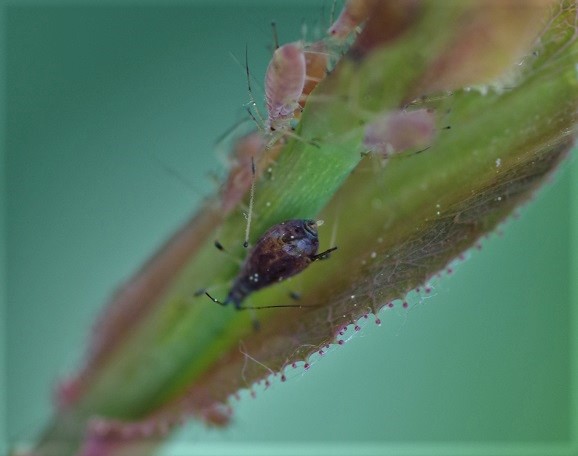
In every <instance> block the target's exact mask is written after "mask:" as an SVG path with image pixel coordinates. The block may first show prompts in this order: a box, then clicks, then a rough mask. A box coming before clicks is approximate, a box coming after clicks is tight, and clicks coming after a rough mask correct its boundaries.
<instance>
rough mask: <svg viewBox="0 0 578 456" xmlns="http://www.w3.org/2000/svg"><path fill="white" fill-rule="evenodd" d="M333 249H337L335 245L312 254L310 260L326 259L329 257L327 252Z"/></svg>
mask: <svg viewBox="0 0 578 456" xmlns="http://www.w3.org/2000/svg"><path fill="white" fill-rule="evenodd" d="M334 250H337V247H331V248H330V249H327V250H325V251H324V252H321V253H318V254H317V255H313V256H312V257H311V261H317V260H326V259H327V258H329V254H330V253H331V252H333V251H334Z"/></svg>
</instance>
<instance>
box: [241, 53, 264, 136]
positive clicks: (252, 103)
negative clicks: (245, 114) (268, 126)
mask: <svg viewBox="0 0 578 456" xmlns="http://www.w3.org/2000/svg"><path fill="white" fill-rule="evenodd" d="M245 73H246V75H247V91H248V92H249V105H250V106H251V107H252V111H251V117H253V119H255V117H254V116H253V115H252V112H253V111H255V114H256V117H257V118H258V119H259V122H257V124H258V125H265V120H264V119H263V117H262V116H261V113H260V112H259V109H258V107H257V102H256V101H255V97H253V90H252V89H251V74H250V73H249V50H248V48H247V45H245Z"/></svg>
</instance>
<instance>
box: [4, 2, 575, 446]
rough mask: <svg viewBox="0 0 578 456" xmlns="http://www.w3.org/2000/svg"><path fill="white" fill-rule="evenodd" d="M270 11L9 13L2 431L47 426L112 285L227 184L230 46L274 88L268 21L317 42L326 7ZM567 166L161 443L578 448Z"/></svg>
mask: <svg viewBox="0 0 578 456" xmlns="http://www.w3.org/2000/svg"><path fill="white" fill-rule="evenodd" d="M84 3H86V2H84ZM125 3H127V2H125ZM257 3H258V2H255V1H252V2H213V3H210V2H205V3H200V2H192V1H191V2H181V3H180V4H178V5H175V4H169V3H167V4H166V5H165V6H155V5H154V2H149V3H148V4H146V5H144V6H143V5H139V4H138V2H134V3H133V4H132V5H130V4H125V5H122V4H119V5H116V4H112V3H111V4H108V5H106V4H103V5H100V4H96V3H94V4H92V5H88V6H78V5H77V6H71V5H68V6H66V5H58V4H55V5H53V6H23V7H20V6H17V4H16V2H14V5H13V6H9V7H6V8H5V10H4V24H5V31H4V33H5V35H4V44H5V49H6V54H5V62H4V63H5V70H6V73H5V78H6V79H5V82H6V95H5V101H6V107H7V109H6V111H5V115H6V124H5V128H6V130H5V131H6V138H5V141H6V146H7V147H6V149H5V158H4V160H5V163H4V164H5V168H4V173H5V177H6V181H5V183H4V185H5V187H6V189H7V192H6V193H5V198H6V199H5V205H6V225H5V235H6V236H5V239H6V241H5V242H6V244H5V245H6V252H7V262H6V276H7V280H6V282H5V283H6V284H7V288H6V293H7V294H6V303H7V306H6V308H5V327H6V334H4V337H5V339H4V342H5V364H6V366H5V371H6V373H5V375H4V380H5V382H6V388H5V397H6V407H5V412H6V415H5V416H6V418H5V420H6V423H7V437H8V439H9V441H10V442H11V443H15V442H28V441H30V440H31V439H33V438H34V436H35V435H36V434H37V433H38V432H39V430H40V429H41V428H42V426H43V423H45V422H46V420H47V419H48V418H49V416H50V413H51V391H52V389H53V388H54V386H55V385H56V383H57V380H58V379H59V378H62V377H63V376H65V375H66V374H67V373H69V372H72V371H73V370H74V368H75V366H78V364H79V362H80V361H81V359H82V356H83V353H84V351H85V348H86V340H87V334H88V332H89V331H90V328H91V326H92V324H93V322H94V319H95V318H96V317H97V315H98V313H99V309H100V308H101V306H102V305H103V303H104V302H105V301H106V299H107V297H108V296H109V295H110V294H111V293H112V291H113V290H114V289H115V287H116V286H118V285H119V284H120V283H122V281H123V280H125V279H127V278H128V277H130V275H131V274H132V273H133V272H134V271H135V270H136V269H137V268H138V267H139V265H140V264H141V263H142V262H143V261H145V260H146V259H147V258H148V257H149V256H150V255H151V254H152V253H153V252H154V251H155V249H156V248H157V247H158V246H159V245H160V244H161V243H162V242H163V241H164V240H165V239H166V238H167V237H168V236H169V235H170V234H171V233H172V232H173V231H174V230H175V229H176V228H177V227H178V226H179V225H180V224H182V223H184V222H185V221H186V220H187V218H188V217H189V216H190V215H191V213H192V212H193V210H194V208H195V207H196V206H197V205H198V204H199V202H200V201H201V198H202V196H203V195H206V194H208V193H210V192H211V191H212V190H213V189H214V188H215V184H214V181H213V180H212V179H211V177H210V174H211V173H212V172H215V171H216V172H222V168H221V167H220V165H219V161H218V159H217V154H216V153H215V142H216V141H217V138H218V137H219V136H220V135H221V134H223V133H224V132H225V131H226V130H227V129H228V128H230V127H231V126H232V125H234V124H235V123H237V122H239V121H240V120H242V119H244V118H245V114H244V110H243V107H242V106H243V103H245V102H247V101H248V95H247V90H246V81H245V77H244V68H243V67H242V64H241V65H240V64H239V63H238V62H236V61H235V59H234V58H232V57H231V54H232V55H233V56H235V57H236V59H237V60H239V61H241V62H242V61H243V60H244V52H245V46H247V47H248V49H249V59H250V68H251V71H252V73H253V74H254V75H255V78H256V79H257V80H261V79H262V75H263V74H264V71H265V68H266V65H267V63H268V58H269V56H270V48H271V45H272V39H271V32H270V27H269V23H270V21H271V20H272V19H275V20H276V21H277V23H278V28H279V34H280V37H281V41H282V42H283V41H289V40H296V39H299V38H300V37H301V36H302V25H303V24H306V25H307V28H308V31H307V36H308V37H311V36H314V33H315V30H316V29H317V30H321V31H322V30H324V29H325V28H326V26H327V20H328V19H327V16H328V10H329V8H330V3H331V2H329V1H326V2H323V1H321V0H319V1H317V0H316V1H313V2H304V1H303V2H295V1H292V2H281V1H276V2H265V1H263V2H261V3H262V4H263V5H266V6H263V5H261V6H258V5H257ZM284 3H287V4H288V5H289V6H281V5H283V4H284ZM324 3H325V4H324ZM304 5H307V6H304ZM254 85H255V96H256V97H258V98H261V97H262V92H261V89H260V88H259V87H258V86H257V84H254ZM573 161H574V160H573V159H571V160H570V162H573ZM572 168H573V170H572ZM172 170H174V171H176V172H178V173H179V174H180V175H181V176H183V178H184V180H186V181H187V183H183V182H182V180H183V179H181V178H179V177H177V176H176V175H175V173H174V172H173V171H172ZM576 170H577V164H576V163H571V165H569V164H566V166H565V167H564V168H563V169H562V170H561V171H559V172H558V173H557V175H556V176H555V178H554V179H553V181H552V182H551V183H549V184H548V185H547V186H546V187H545V188H544V189H543V190H542V191H541V192H540V193H539V194H538V195H537V197H536V198H535V201H534V202H532V203H531V204H529V205H528V206H527V207H526V208H523V209H522V210H521V211H520V213H521V217H520V219H519V220H515V221H508V222H507V223H506V225H505V226H504V227H503V231H504V234H503V235H493V236H491V239H489V240H484V241H483V242H482V245H483V248H482V250H481V251H474V252H472V253H471V255H470V256H471V258H470V259H468V261H466V262H465V263H463V264H459V265H458V266H457V270H456V271H455V273H454V274H452V276H450V277H443V278H442V279H439V280H434V281H433V282H432V283H433V286H434V292H433V293H432V296H428V297H427V298H424V299H420V298H419V297H413V298H412V300H411V306H410V309H409V310H407V311H406V310H402V309H400V308H399V309H394V310H390V311H387V312H382V315H381V318H382V320H383V325H382V326H381V327H377V326H376V325H374V324H373V323H372V322H371V321H370V322H369V324H367V325H366V326H365V327H364V329H363V330H362V331H361V332H360V333H359V334H357V335H356V336H355V337H353V338H352V339H351V340H349V342H348V343H347V344H346V345H345V346H343V347H339V348H332V349H331V350H330V351H329V353H328V354H327V355H326V356H324V357H323V358H320V359H317V360H315V362H314V363H313V366H312V368H311V369H310V370H309V371H307V372H302V371H297V370H296V371H291V372H289V375H288V377H289V381H288V382H287V383H285V384H277V383H275V384H273V386H272V387H271V388H270V389H269V390H267V391H266V392H262V391H261V390H260V389H258V390H257V399H256V400H254V399H251V398H250V397H249V396H248V395H247V394H244V395H243V398H242V399H241V401H240V402H238V403H235V421H234V423H233V424H232V426H231V427H230V428H228V429H226V430H224V431H216V430H207V429H205V428H204V427H203V426H202V425H200V424H198V423H191V424H189V425H187V426H186V427H185V428H183V429H182V430H181V431H179V432H178V433H177V435H175V437H174V439H173V443H172V444H171V445H172V446H170V447H168V448H166V449H165V450H163V451H164V452H163V454H164V455H165V456H168V455H176V454H190V452H191V451H195V453H196V454H243V452H246V453H247V454H256V452H258V451H263V453H259V454H273V452H274V453H275V454H324V450H323V448H324V446H323V445H326V446H325V448H326V450H327V451H329V450H328V449H331V452H332V454H481V455H485V454H540V455H542V454H543V455H546V454H552V455H553V454H574V453H572V451H573V450H572V449H571V448H570V446H569V445H570V442H571V441H573V442H576V432H575V425H576V419H575V414H574V415H573V414H572V411H573V410H575V409H576V408H577V403H576V397H577V396H578V395H577V394H576V393H577V391H576V387H575V386H574V385H573V384H572V376H571V374H572V373H574V375H575V374H576V366H577V364H576V356H575V355H576V350H575V347H576V333H575V330H576V321H575V320H576V315H575V310H576V306H575V305H576V294H575V293H574V294H572V289H571V287H572V286H573V287H574V291H576V284H574V283H572V282H571V277H572V278H574V281H575V280H576V273H577V272H578V269H577V268H576V260H575V258H576V232H577V231H576V228H577V227H578V223H576V221H577V220H576V203H577V199H576V196H575V195H578V192H577V191H576V190H578V188H577V184H576V179H575V176H576ZM571 175H573V176H574V181H573V182H572V180H571ZM572 186H573V189H574V190H573V195H574V196H573V197H572V192H571V188H572ZM257 198H258V195H257ZM570 209H573V212H574V215H573V216H574V222H572V221H571V219H570V217H572V211H571V210H570ZM344 212H345V213H346V208H344ZM345 215H346V214H345ZM572 223H574V224H573V225H572ZM571 226H573V227H574V228H573V229H571ZM571 235H572V236H573V240H572V239H571ZM571 246H573V250H572V249H571ZM572 261H574V263H573V266H572ZM571 268H574V269H573V270H574V273H573V275H572V273H571V271H572V269H571ZM572 318H574V323H573V324H574V326H573V327H572ZM572 330H574V332H572ZM572 345H574V350H573V349H572ZM572 354H574V356H573V357H572ZM574 378H575V377H574ZM574 383H575V382H574ZM572 401H574V405H572ZM239 445H241V446H239ZM233 447H234V448H236V449H235V450H234V451H232V450H231V451H232V452H231V453H227V451H228V450H227V449H229V450H230V449H231V448H233ZM223 452H224V453H223Z"/></svg>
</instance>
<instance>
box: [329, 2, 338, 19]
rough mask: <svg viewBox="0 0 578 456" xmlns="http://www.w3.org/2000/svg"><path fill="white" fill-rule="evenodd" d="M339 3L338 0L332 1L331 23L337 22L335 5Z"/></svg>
mask: <svg viewBox="0 0 578 456" xmlns="http://www.w3.org/2000/svg"><path fill="white" fill-rule="evenodd" d="M336 5H337V0H333V2H332V3H331V10H330V12H329V24H333V22H335V7H336Z"/></svg>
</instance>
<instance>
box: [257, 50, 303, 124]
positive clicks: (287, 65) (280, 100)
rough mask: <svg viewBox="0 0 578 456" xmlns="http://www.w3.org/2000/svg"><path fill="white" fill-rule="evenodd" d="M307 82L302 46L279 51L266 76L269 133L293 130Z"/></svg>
mask: <svg viewBox="0 0 578 456" xmlns="http://www.w3.org/2000/svg"><path fill="white" fill-rule="evenodd" d="M305 79H306V62H305V54H304V52H303V47H302V45H301V43H288V44H284V45H283V46H281V47H279V48H277V49H276V50H275V52H274V53H273V58H272V59H271V62H270V63H269V66H268V67H267V72H266V73H265V102H266V105H267V121H266V124H265V127H266V129H267V130H268V131H272V132H273V131H279V130H282V131H283V130H288V129H289V128H290V126H291V120H292V119H293V112H294V111H295V109H297V108H298V107H299V98H300V97H301V94H302V93H303V87H304V86H305Z"/></svg>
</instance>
